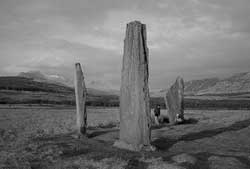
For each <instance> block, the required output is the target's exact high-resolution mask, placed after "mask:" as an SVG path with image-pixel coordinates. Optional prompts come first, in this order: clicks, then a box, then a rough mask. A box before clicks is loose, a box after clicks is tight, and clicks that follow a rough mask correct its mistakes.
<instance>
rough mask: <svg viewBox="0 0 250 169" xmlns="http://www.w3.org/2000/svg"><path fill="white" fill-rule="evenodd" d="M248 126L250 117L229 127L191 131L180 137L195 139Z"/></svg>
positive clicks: (186, 139) (182, 139)
mask: <svg viewBox="0 0 250 169" xmlns="http://www.w3.org/2000/svg"><path fill="white" fill-rule="evenodd" d="M248 126H250V119H247V120H243V121H238V122H235V123H234V124H232V125H230V126H227V127H221V128H217V129H212V130H204V131H201V132H197V133H189V134H186V135H183V136H182V137H181V138H180V139H179V141H193V140H197V139H202V138H205V137H213V136H215V135H218V134H221V133H224V132H227V131H237V130H241V129H243V128H246V127H248Z"/></svg>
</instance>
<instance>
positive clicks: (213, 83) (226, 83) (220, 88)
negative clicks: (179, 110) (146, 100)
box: [151, 72, 250, 97]
mask: <svg viewBox="0 0 250 169" xmlns="http://www.w3.org/2000/svg"><path fill="white" fill-rule="evenodd" d="M166 91H167V89H162V90H158V91H154V92H151V96H154V97H163V96H164V94H165V93H166ZM243 94H250V72H244V73H238V74H234V75H232V76H230V77H227V78H224V79H220V78H217V77H215V78H205V79H199V80H191V81H186V82H185V95H186V96H192V95H193V96H206V95H207V96H230V95H231V96H232V95H243Z"/></svg>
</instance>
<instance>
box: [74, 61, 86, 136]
mask: <svg viewBox="0 0 250 169" xmlns="http://www.w3.org/2000/svg"><path fill="white" fill-rule="evenodd" d="M75 96H76V125H77V131H78V134H79V136H80V135H84V134H86V127H87V112H86V106H85V103H86V97H87V90H86V86H85V82H84V77H83V73H82V68H81V65H80V63H76V64H75Z"/></svg>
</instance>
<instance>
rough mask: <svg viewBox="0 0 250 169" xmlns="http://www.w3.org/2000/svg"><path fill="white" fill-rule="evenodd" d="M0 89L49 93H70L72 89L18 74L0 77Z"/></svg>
mask: <svg viewBox="0 0 250 169" xmlns="http://www.w3.org/2000/svg"><path fill="white" fill-rule="evenodd" d="M0 89H1V90H17V91H36V92H51V93H72V92H73V91H74V89H73V88H71V87H68V86H65V85H60V84H54V83H47V82H42V81H35V80H33V79H32V78H27V77H20V76H6V77H0Z"/></svg>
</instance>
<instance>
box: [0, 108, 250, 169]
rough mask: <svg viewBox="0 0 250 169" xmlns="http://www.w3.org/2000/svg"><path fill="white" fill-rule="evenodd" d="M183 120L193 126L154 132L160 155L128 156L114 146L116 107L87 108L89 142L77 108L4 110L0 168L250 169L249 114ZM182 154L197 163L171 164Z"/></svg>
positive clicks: (214, 113)
mask: <svg viewBox="0 0 250 169" xmlns="http://www.w3.org/2000/svg"><path fill="white" fill-rule="evenodd" d="M162 114H165V112H164V110H163V111H162ZM185 115H186V118H187V119H189V121H188V122H189V123H186V124H182V125H176V126H169V125H168V124H163V125H161V126H160V127H157V128H154V129H153V131H152V145H154V146H155V147H156V148H157V151H155V152H130V151H126V150H120V149H117V148H114V147H113V146H112V145H113V142H114V141H115V140H116V139H118V132H119V129H118V127H117V124H118V119H119V115H118V109H117V108H109V109H107V108H105V109H104V108H94V107H90V108H88V124H89V128H88V138H81V139H76V138H74V137H73V135H72V134H73V133H74V124H75V110H74V109H71V108H67V109H66V108H65V109H64V108H62V107H60V108H57V107H55V108H53V107H49V108H44V107H11V108H9V107H2V108H1V109H0V168H1V167H2V168H4V167H5V168H8V167H9V168H33V169H41V168H51V169H52V168H53V169H54V168H58V169H61V168H65V169H66V168H67V169H77V168H88V169H97V168H106V169H109V168H114V169H116V168H125V169H133V168H141V169H144V168H145V169H146V168H148V169H151V168H168V169H173V168H176V169H178V168H186V169H198V168H199V169H208V168H211V167H213V166H214V165H217V163H216V160H215V159H216V158H224V159H226V160H227V159H229V158H232V159H233V160H230V161H234V160H236V161H238V162H239V163H240V164H241V165H242V166H241V165H237V166H238V168H243V167H246V168H249V167H250V112H249V110H248V111H247V110H246V111H243V110H210V111H208V110H187V111H185ZM183 153H185V154H188V155H190V156H192V157H193V158H195V159H196V162H195V163H192V164H191V163H189V162H188V161H185V160H184V161H182V162H176V161H175V160H173V157H175V156H176V155H179V154H183ZM211 159H212V162H211ZM226 160H220V161H226ZM219 165H220V166H222V167H220V168H223V165H225V164H224V163H222V164H221V163H219ZM224 168H225V167H224ZM228 168H230V167H227V169H228Z"/></svg>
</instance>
